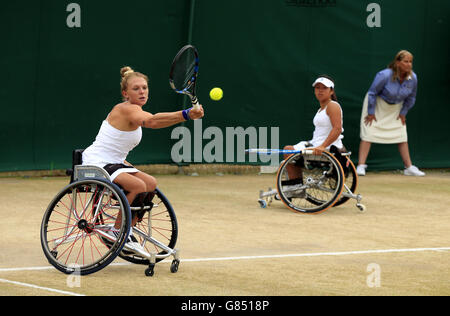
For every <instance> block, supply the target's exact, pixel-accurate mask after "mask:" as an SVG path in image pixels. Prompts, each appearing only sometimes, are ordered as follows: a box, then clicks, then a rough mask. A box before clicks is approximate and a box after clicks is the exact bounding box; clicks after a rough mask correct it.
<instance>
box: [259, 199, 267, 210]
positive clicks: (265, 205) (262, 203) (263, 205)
mask: <svg viewBox="0 0 450 316" xmlns="http://www.w3.org/2000/svg"><path fill="white" fill-rule="evenodd" d="M258 203H259V206H260V207H261V208H266V207H267V202H266V201H264V200H258Z"/></svg>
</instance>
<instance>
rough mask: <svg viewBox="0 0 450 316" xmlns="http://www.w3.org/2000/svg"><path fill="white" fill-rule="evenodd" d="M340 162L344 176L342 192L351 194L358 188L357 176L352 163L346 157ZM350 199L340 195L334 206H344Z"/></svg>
mask: <svg viewBox="0 0 450 316" xmlns="http://www.w3.org/2000/svg"><path fill="white" fill-rule="evenodd" d="M343 158H345V159H343V160H342V161H341V165H342V169H343V170H344V175H345V186H346V187H345V188H344V189H343V191H344V192H345V191H348V190H349V191H350V192H352V193H355V192H356V188H357V187H358V174H357V173H356V167H355V165H354V164H353V162H352V161H351V160H350V158H348V157H343ZM349 199H350V197H349V196H344V195H341V197H340V198H339V200H338V201H337V202H336V204H334V206H339V205H342V204H344V203H345V202H347V201H348V200H349Z"/></svg>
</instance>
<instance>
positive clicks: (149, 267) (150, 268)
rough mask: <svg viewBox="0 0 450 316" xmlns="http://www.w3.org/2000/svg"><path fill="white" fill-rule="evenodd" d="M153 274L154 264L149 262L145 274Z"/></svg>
mask: <svg viewBox="0 0 450 316" xmlns="http://www.w3.org/2000/svg"><path fill="white" fill-rule="evenodd" d="M154 274H155V265H154V264H150V265H149V266H148V268H147V269H145V275H146V276H148V277H152V276H153V275H154Z"/></svg>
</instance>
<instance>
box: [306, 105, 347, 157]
mask: <svg viewBox="0 0 450 316" xmlns="http://www.w3.org/2000/svg"><path fill="white" fill-rule="evenodd" d="M339 108H340V109H341V122H343V119H344V117H343V114H342V108H341V106H340V105H339ZM313 123H314V127H315V129H314V133H313V139H312V140H310V141H309V142H310V143H311V144H313V146H314V147H317V146H320V145H322V144H323V142H324V141H325V140H326V139H327V138H328V135H330V133H331V130H332V129H333V125H331V120H330V117H329V116H328V114H327V107H325V108H324V109H323V110H322V109H319V111H317V113H316V116H314V119H313ZM343 125H344V124H342V126H343ZM342 133H344V128H342V131H341V135H339V137H338V139H337V140H336V141H335V142H334V143H333V144H331V145H330V146H329V147H331V146H332V145H334V146H336V147H337V148H339V149H341V148H342V147H344V145H343V144H342V139H343V138H344V135H342ZM329 147H328V148H329Z"/></svg>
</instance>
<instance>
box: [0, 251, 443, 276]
mask: <svg viewBox="0 0 450 316" xmlns="http://www.w3.org/2000/svg"><path fill="white" fill-rule="evenodd" d="M425 251H436V252H446V251H450V247H440V248H410V249H379V250H361V251H340V252H318V253H298V254H286V255H265V256H241V257H217V258H197V259H183V258H181V259H180V260H181V262H205V261H232V260H255V259H277V258H298V257H320V256H349V255H361V254H380V253H404V252H425ZM168 262H169V261H163V262H161V263H168ZM130 264H131V263H113V264H111V265H112V266H121V265H130ZM52 269H54V267H53V266H46V267H28V268H27V267H24V268H3V269H0V273H1V272H20V271H42V270H52Z"/></svg>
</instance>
